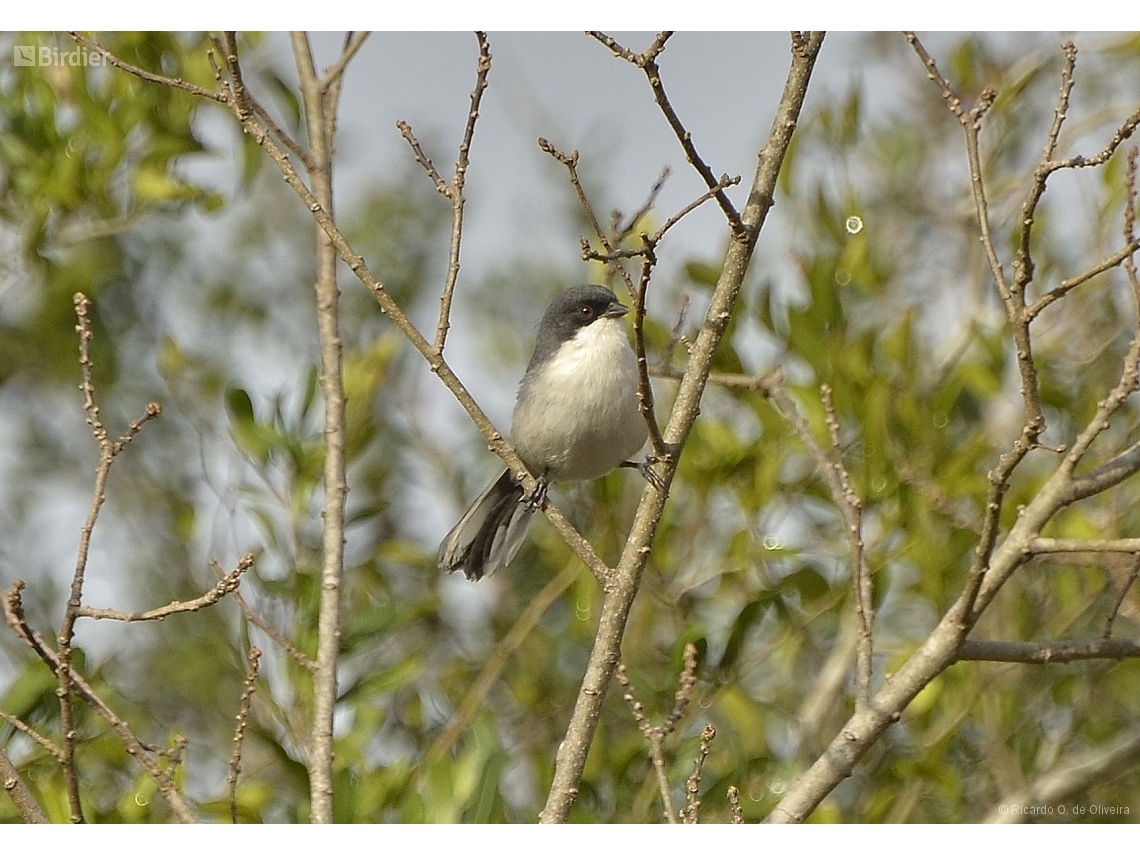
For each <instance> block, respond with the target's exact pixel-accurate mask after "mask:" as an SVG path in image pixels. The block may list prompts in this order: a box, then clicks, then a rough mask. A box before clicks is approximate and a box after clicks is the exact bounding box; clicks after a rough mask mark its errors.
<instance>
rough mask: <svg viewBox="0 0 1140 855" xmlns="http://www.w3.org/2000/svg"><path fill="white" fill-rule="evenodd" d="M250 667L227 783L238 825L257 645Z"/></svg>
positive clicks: (258, 656)
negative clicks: (239, 789) (239, 784)
mask: <svg viewBox="0 0 1140 855" xmlns="http://www.w3.org/2000/svg"><path fill="white" fill-rule="evenodd" d="M248 659H249V667H248V668H247V669H246V672H245V682H244V683H243V684H242V691H241V698H240V700H239V702H238V713H237V715H236V716H235V717H234V739H233V742H234V750H233V753H232V754H231V755H230V771H229V774H228V775H226V785H227V787H229V792H230V821H231V822H232V823H233V824H234V825H237V821H238V807H237V785H238V777H240V775H241V749H242V746H243V745H244V744H245V729H246V726H247V725H248V724H249V712H250V709H251V708H252V707H253V693H254V692H255V691H257V671H258V667H259V664H260V662H261V651H260V650H258V649H257V648H256V647H250V648H249V657H248Z"/></svg>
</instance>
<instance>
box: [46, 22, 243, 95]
mask: <svg viewBox="0 0 1140 855" xmlns="http://www.w3.org/2000/svg"><path fill="white" fill-rule="evenodd" d="M68 35H69V36H71V38H72V39H74V40H75V42H76V43H77V44H81V45H83V47H85V48H87V49H88V50H90V51H94V52H95V53H97V54H99V55H100V56H102V57H103V59H104V60H106V61H107V63H108V64H109V65H112V66H114V67H115V68H118V69H120V70H122V71H126V72H128V73H130V74H133V75H134V76H135V77H140V78H142V79H143V80H148V81H150V82H151V83H161V84H162V85H163V86H171V87H173V88H175V89H181V90H182V91H183V92H189V93H190V94H191V95H197V96H198V97H200V98H208V99H209V100H211V101H217V102H219V103H222V104H224V103H226V94H225V93H224V92H218V91H215V90H213V89H204V88H203V87H201V86H198V85H197V84H195V83H189V82H188V81H185V80H183V79H182V78H180V77H167V76H166V75H164V74H155V73H154V72H153V71H147V70H146V69H145V68H139V67H138V66H137V65H131V64H130V63H129V62H127V61H125V60H123V59H120V58H119V57H117V56H115V54H113V53H111V52H110V51H109V50H107V49H106V48H105V47H103V46H102V45H101V44H99V43H98V42H96V41H94V40H92V39H90V38H88V37H87V36H85V35H83V34H82V33H76V32H68Z"/></svg>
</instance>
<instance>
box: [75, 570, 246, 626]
mask: <svg viewBox="0 0 1140 855" xmlns="http://www.w3.org/2000/svg"><path fill="white" fill-rule="evenodd" d="M252 566H253V555H252V554H249V555H245V556H244V557H243V558H242V559H241V560H240V561H239V562H238V565H237V568H236V569H235V570H234V571H233V572H231V573H229V574H227V575H226V576H225V577H224V578H223V579H222V580H221V581H220V582H218V584H216V585H215V586H214V587H213V588H211V589H210V590H209V591H207V592H206V593H204V594H203V595H202V596H200V597H196V598H195V599H193V600H189V601H187V602H179V601H178V600H175V601H174V602H172V603H168V604H167V605H165V606H160V607H159V608H157V609H150V610H149V611H145V612H121V611H118V610H116V609H96V608H92V607H91V606H80V607H79V612H78V615H79V617H87V618H94V619H96V620H120V621H123V622H124V623H132V622H134V621H141V620H163V619H164V618H167V617H170V616H171V615H176V614H181V613H182V612H196V611H199V610H200V609H204V608H206V607H207V606H212V605H214V603H216V602H218V601H219V600H221V599H222V598H223V597H225V595H226V594H230V593H233V592H234V591H236V590H237V589H238V586H239V585H240V584H241V577H242V574H244V573H245V572H246V571H247V570H249V568H251V567H252Z"/></svg>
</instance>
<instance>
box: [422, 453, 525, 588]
mask: <svg viewBox="0 0 1140 855" xmlns="http://www.w3.org/2000/svg"><path fill="white" fill-rule="evenodd" d="M522 499H523V488H522V485H521V484H519V482H518V481H517V480H516V479H515V476H514V475H512V474H511V471H510V470H509V469H504V470H503V471H502V473H500V475H499V477H498V478H496V479H495V480H494V481H492V482H491V485H490V486H489V487H487V489H486V490H484V491H483V494H482V495H481V496H480V497H479V498H478V499H476V500H475V502H474V504H472V505H471V507H470V508H468V509H467V512H466V513H465V514H464V515H463V516H462V517H460V519H459V522H457V523H456V524H455V528H453V529H452V530H451V531H450V532H448V534H447V537H445V538H444V539H443V542H442V543H441V544H440V545H439V553H438V555H437V560H438V561H439V566H440V569H442V570H446V571H447V572H448V573H453V572H455V571H456V570H462V571H463V575H465V576H466V577H467V578H468V579H470V580H471V581H473V582H477V581H479V580H480V579H482V578H483V577H484V576H490V575H491V574H492V573H494V572H495V571H496V570H498V569H500V568H502V567H506V566H507V565H508V564H509V563H510V562H511V559H512V558H514V557H515V553H516V552H518V551H519V547H520V546H522V542H523V539H524V538H525V537H526V530H527V528H528V527H529V526H530V520H531V517H532V516H534V505H533V503H531V502H524V501H523V500H522Z"/></svg>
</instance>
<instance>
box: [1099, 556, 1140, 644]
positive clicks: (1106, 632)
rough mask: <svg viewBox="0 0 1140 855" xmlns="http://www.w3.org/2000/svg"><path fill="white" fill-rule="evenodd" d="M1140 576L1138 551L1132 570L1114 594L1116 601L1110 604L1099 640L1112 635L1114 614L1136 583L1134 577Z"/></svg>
mask: <svg viewBox="0 0 1140 855" xmlns="http://www.w3.org/2000/svg"><path fill="white" fill-rule="evenodd" d="M1137 576H1140V553H1138V554H1137V555H1136V557H1135V558H1134V559H1133V561H1132V570H1131V572H1130V573H1129V574H1128V578H1127V579H1126V580H1125V581H1124V584H1123V585H1121V586H1120V591H1119V592H1118V593H1117V595H1116V601H1115V602H1114V603H1113V604H1112V610H1111V611H1109V613H1108V617H1107V618H1106V619H1105V622H1104V629H1103V630H1102V631H1101V634H1100V638H1101V641H1104V640H1106V639H1109V638H1111V637H1112V626H1113V624H1114V623H1115V622H1116V616H1117V614H1119V613H1120V607H1121V606H1122V605H1124V598H1125V597H1126V596H1128V592H1129V591H1130V590H1131V589H1132V586H1133V585H1135V584H1136V577H1137Z"/></svg>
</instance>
